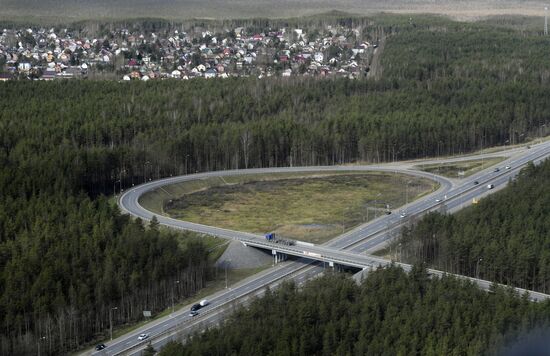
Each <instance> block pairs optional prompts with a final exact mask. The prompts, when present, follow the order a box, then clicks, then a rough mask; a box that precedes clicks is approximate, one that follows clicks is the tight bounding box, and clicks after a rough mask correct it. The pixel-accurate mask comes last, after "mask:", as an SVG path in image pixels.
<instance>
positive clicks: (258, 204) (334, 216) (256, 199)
mask: <svg viewBox="0 0 550 356" xmlns="http://www.w3.org/2000/svg"><path fill="white" fill-rule="evenodd" d="M407 182H409V184H407ZM434 189H437V186H436V185H435V183H432V182H431V181H429V180H426V179H419V178H412V177H410V176H405V175H399V174H388V173H363V172H325V173H296V174H275V175H248V176H235V177H226V178H223V179H220V178H218V179H210V180H205V181H199V182H192V183H181V184H177V185H173V186H167V187H165V188H164V189H162V190H157V191H155V192H151V193H149V194H147V195H145V196H143V197H142V200H141V201H140V203H141V204H142V205H143V206H144V207H146V208H149V209H155V210H156V211H157V212H158V213H163V214H165V215H169V216H172V217H174V218H178V219H182V220H186V221H192V222H197V223H202V224H206V225H212V226H218V227H223V228H228V229H233V230H239V231H248V232H254V233H265V232H268V231H274V232H276V233H277V234H279V235H280V236H283V237H287V238H291V239H297V240H303V241H309V242H313V243H321V242H324V241H327V240H329V239H330V238H333V237H335V236H337V235H338V234H340V233H342V232H343V231H346V230H349V229H351V228H352V227H354V226H357V225H358V224H360V223H363V222H365V221H367V220H371V219H373V218H374V217H375V216H378V215H380V214H383V213H384V211H385V206H386V204H389V205H390V207H391V208H392V209H393V208H396V207H398V206H401V205H403V204H404V203H405V202H406V201H409V202H410V201H412V200H414V199H415V198H417V197H419V196H421V195H423V194H426V193H427V192H431V191H433V190H434ZM164 202H165V203H164ZM164 204H166V205H164Z"/></svg>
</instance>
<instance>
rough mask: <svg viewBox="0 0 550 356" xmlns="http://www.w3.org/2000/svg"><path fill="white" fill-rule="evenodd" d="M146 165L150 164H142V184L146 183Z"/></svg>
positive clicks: (149, 163)
mask: <svg viewBox="0 0 550 356" xmlns="http://www.w3.org/2000/svg"><path fill="white" fill-rule="evenodd" d="M147 165H151V162H149V161H147V162H145V163H144V164H143V182H144V183H147Z"/></svg>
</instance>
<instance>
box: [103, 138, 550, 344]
mask: <svg viewBox="0 0 550 356" xmlns="http://www.w3.org/2000/svg"><path fill="white" fill-rule="evenodd" d="M549 153H550V143H542V144H539V145H534V146H533V147H532V148H531V149H530V150H527V149H514V151H510V152H509V153H506V152H498V153H491V154H488V155H487V157H489V156H496V155H498V156H504V155H507V154H510V155H512V156H511V157H510V158H509V159H508V160H506V161H504V162H502V163H500V164H499V165H498V166H499V167H501V168H502V169H501V170H500V171H499V172H494V171H493V168H489V169H486V170H485V171H483V172H480V173H478V174H476V175H474V176H471V177H469V178H465V179H464V180H461V181H460V183H459V184H456V183H455V182H453V181H451V180H448V179H446V178H443V177H439V176H436V175H433V174H429V173H425V172H418V171H413V170H412V169H411V167H412V165H413V164H421V163H422V164H423V163H424V162H419V161H416V162H413V163H411V162H406V163H402V164H395V163H394V164H384V165H372V166H343V167H342V166H339V167H292V168H270V169H250V170H236V171H221V172H208V173H200V174H195V175H188V176H182V177H173V178H168V179H163V180H159V181H155V182H150V183H147V184H144V185H141V186H139V187H135V188H134V189H131V190H129V191H127V192H126V193H125V194H124V195H123V196H122V197H121V199H120V201H119V203H120V206H121V208H122V210H123V211H126V212H128V213H130V214H132V215H134V216H139V217H141V218H143V219H146V220H149V219H150V218H152V216H153V215H155V214H153V213H151V212H149V211H147V210H145V209H144V208H143V207H141V206H140V205H139V197H140V196H141V195H142V194H144V193H145V192H147V191H150V190H153V189H156V188H158V187H161V186H164V185H166V184H173V183H178V182H182V181H188V180H193V179H202V178H207V177H215V176H227V175H235V174H254V173H278V172H296V171H302V172H303V171H352V170H364V171H389V172H399V173H406V174H412V175H415V176H423V177H427V178H431V179H435V180H436V181H438V182H439V183H440V188H439V189H438V190H437V191H436V192H434V193H432V194H429V195H427V196H425V197H423V198H422V199H420V200H417V201H415V202H412V203H410V204H408V205H407V206H405V207H402V208H400V210H401V209H403V210H405V211H406V212H407V217H406V218H401V217H400V216H399V214H397V213H396V211H394V214H391V215H387V216H386V215H384V216H382V217H379V218H377V219H375V220H373V221H371V222H370V223H367V224H364V225H361V226H359V227H357V228H355V229H353V230H351V231H348V232H347V233H345V234H343V235H341V236H340V237H338V238H336V239H334V240H332V241H330V242H329V243H327V244H325V245H323V246H314V249H316V251H318V252H313V250H311V249H310V250H308V252H311V253H320V254H321V253H326V254H333V255H332V256H333V257H335V256H339V258H344V259H346V260H348V259H352V260H356V261H357V260H361V261H362V262H361V263H362V264H364V263H367V262H372V263H378V264H380V265H383V264H386V263H388V261H386V260H383V259H380V258H376V257H374V256H367V255H364V254H363V253H364V252H369V253H370V252H373V251H374V250H376V249H378V248H380V247H381V246H384V244H385V243H386V241H387V239H388V237H389V236H388V233H387V232H388V231H392V230H397V229H399V228H400V226H401V225H402V224H403V223H406V222H408V220H409V219H411V218H414V217H417V216H420V215H421V214H423V213H425V212H427V211H430V210H433V209H438V208H440V207H441V205H443V204H444V205H445V206H446V208H447V209H448V210H449V211H454V210H456V209H459V208H461V207H462V206H465V205H467V204H468V203H469V202H470V201H471V199H472V198H473V197H479V196H483V195H485V194H488V193H490V192H492V191H495V190H497V189H498V188H500V187H502V186H504V185H505V184H506V183H507V182H508V181H509V179H511V178H512V177H513V176H515V175H516V174H517V173H518V171H519V169H520V168H521V167H522V166H524V165H525V164H526V163H527V162H529V161H538V160H541V159H543V158H545V157H547V156H548V154H549ZM480 157H481V156H479V155H478V156H472V157H460V158H451V160H453V161H457V160H468V159H477V158H480ZM484 157H485V155H484ZM506 165H510V166H511V167H512V168H511V169H509V170H507V169H504V168H503V167H504V166H506ZM475 180H477V181H478V182H479V184H477V185H475V184H474V183H473V182H474V181H475ZM489 182H490V183H491V184H494V186H495V189H493V190H488V189H487V188H486V185H487V184H489ZM436 200H441V201H436ZM156 216H157V218H158V219H159V222H160V223H161V224H164V225H167V226H171V227H174V228H179V229H186V230H191V231H197V232H201V233H207V234H212V235H216V236H220V237H223V238H230V239H238V240H241V241H243V242H251V241H252V242H259V241H262V242H263V243H265V240H262V237H261V236H258V235H254V234H247V233H242V232H237V231H231V230H226V229H220V228H215V227H209V226H205V225H200V224H192V223H188V222H183V221H179V220H174V219H170V218H168V217H165V216H159V215H156ZM390 236H391V234H390ZM300 247H302V246H300ZM343 249H346V250H347V251H346V252H343V251H339V250H343ZM303 250H304V249H303V248H302V251H303ZM404 268H408V267H407V266H406V265H404ZM321 271H322V268H321V267H319V266H318V264H311V263H310V264H308V263H304V260H302V261H297V262H285V263H282V264H280V265H277V266H276V267H274V268H271V269H269V270H267V271H265V272H263V273H260V274H259V275H256V276H253V277H251V278H249V279H247V280H245V281H243V282H241V283H239V284H237V285H236V286H235V287H233V288H232V289H230V290H224V291H221V292H219V293H216V294H215V295H213V296H211V297H210V298H208V299H209V300H210V301H211V304H210V305H209V306H208V307H206V308H204V309H203V310H201V315H200V316H198V317H195V319H193V318H192V317H190V316H188V315H187V310H188V309H184V310H182V311H180V312H177V313H174V314H172V315H170V316H168V317H165V318H161V319H159V320H157V321H155V322H152V323H150V324H147V325H146V326H144V327H142V328H140V329H138V330H136V331H134V332H132V333H130V334H128V335H125V336H122V337H120V338H118V339H116V340H113V341H112V342H109V343H107V345H108V347H107V348H106V349H105V350H103V351H102V352H98V354H107V355H113V354H120V353H127V354H134V353H137V352H138V351H139V350H140V348H142V347H143V346H144V345H146V344H147V342H148V341H149V340H145V341H143V342H138V340H137V335H138V334H140V333H143V332H145V333H148V334H150V335H151V336H150V339H151V340H152V341H153V345H154V346H159V345H162V344H163V343H164V342H165V341H166V340H167V339H169V338H170V337H171V336H172V335H174V334H175V333H176V332H175V331H173V330H174V329H191V328H192V327H197V326H199V327H200V326H204V325H208V324H209V323H216V322H218V321H219V320H221V318H222V317H223V312H222V311H223V310H224V307H227V306H228V305H230V304H232V303H235V302H236V301H238V302H241V301H242V299H243V297H244V296H250V295H255V294H257V293H261V291H262V290H263V287H264V286H266V285H273V283H279V282H280V281H282V280H283V279H289V278H293V279H298V281H303V280H306V279H308V278H311V277H312V276H314V275H317V274H319V273H320V272H321ZM431 272H432V273H433V274H438V273H441V272H438V271H431ZM470 279H471V278H470ZM471 280H474V279H471ZM476 283H478V284H480V285H482V284H487V285H486V288H488V286H489V285H490V282H487V281H476ZM534 299H536V298H534ZM178 326H179V327H178ZM185 327H187V328H185ZM159 335H161V336H160V337H159Z"/></svg>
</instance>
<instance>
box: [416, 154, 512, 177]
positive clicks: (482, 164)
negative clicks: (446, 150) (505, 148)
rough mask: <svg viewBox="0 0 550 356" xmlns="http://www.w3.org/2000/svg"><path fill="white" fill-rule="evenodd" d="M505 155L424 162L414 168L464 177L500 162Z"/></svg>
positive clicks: (447, 175) (443, 174) (446, 175)
mask: <svg viewBox="0 0 550 356" xmlns="http://www.w3.org/2000/svg"><path fill="white" fill-rule="evenodd" d="M505 159H506V157H493V158H488V159H484V160H481V159H479V160H471V161H462V162H456V163H444V164H424V165H418V166H416V168H418V169H420V170H422V171H424V172H429V173H435V174H439V175H442V176H444V177H448V178H465V177H469V176H471V175H472V174H474V173H477V172H479V171H481V170H483V169H485V168H488V167H491V166H493V165H495V164H497V163H499V162H502V161H504V160H505Z"/></svg>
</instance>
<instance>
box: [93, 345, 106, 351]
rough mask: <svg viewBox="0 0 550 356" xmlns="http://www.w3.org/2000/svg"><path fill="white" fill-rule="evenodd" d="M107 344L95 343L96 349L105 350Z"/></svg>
mask: <svg viewBox="0 0 550 356" xmlns="http://www.w3.org/2000/svg"><path fill="white" fill-rule="evenodd" d="M106 347H107V346H105V344H98V345H95V350H96V351H101V350H103V349H104V348H106Z"/></svg>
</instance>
